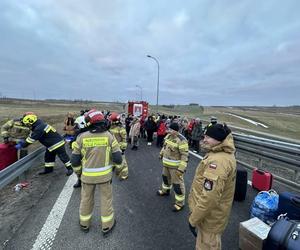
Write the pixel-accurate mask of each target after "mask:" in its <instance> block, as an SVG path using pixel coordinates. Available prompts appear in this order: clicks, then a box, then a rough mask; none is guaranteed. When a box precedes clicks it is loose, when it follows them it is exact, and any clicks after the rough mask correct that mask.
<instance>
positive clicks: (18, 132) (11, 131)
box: [1, 120, 30, 139]
mask: <svg viewBox="0 0 300 250" xmlns="http://www.w3.org/2000/svg"><path fill="white" fill-rule="evenodd" d="M29 133H30V129H29V128H28V127H26V126H24V125H22V123H21V122H20V121H19V120H9V121H7V122H6V123H4V124H3V125H2V126H1V136H2V137H10V138H11V139H25V138H26V137H27V136H28V135H29Z"/></svg>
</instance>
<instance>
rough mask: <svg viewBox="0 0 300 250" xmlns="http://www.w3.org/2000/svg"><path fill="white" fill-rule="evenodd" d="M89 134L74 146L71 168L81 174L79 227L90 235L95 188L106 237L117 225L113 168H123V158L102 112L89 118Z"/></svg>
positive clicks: (88, 116)
mask: <svg viewBox="0 0 300 250" xmlns="http://www.w3.org/2000/svg"><path fill="white" fill-rule="evenodd" d="M86 121H87V122H89V123H90V126H89V131H87V132H84V133H82V134H80V135H79V136H78V137H77V139H76V141H75V142H74V143H73V145H72V146H73V152H72V157H71V162H72V167H73V169H74V171H75V172H76V173H81V177H80V178H81V182H82V184H81V185H82V188H81V201H80V210H79V213H80V226H81V229H82V230H83V231H85V232H88V231H89V227H90V223H91V219H92V213H93V207H94V193H95V189H96V186H98V188H99V189H100V203H101V222H102V223H101V226H102V232H103V234H107V233H108V232H109V231H111V230H112V228H113V227H114V225H115V216H114V210H113V206H112V164H113V163H115V164H121V163H122V155H121V150H120V147H119V144H118V142H117V140H116V138H115V137H114V136H113V135H112V134H111V133H110V132H108V121H107V120H105V119H104V116H103V114H102V113H101V112H100V111H96V110H92V111H90V112H89V113H88V114H87V116H86Z"/></svg>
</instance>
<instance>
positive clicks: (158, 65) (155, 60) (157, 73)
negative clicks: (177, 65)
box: [147, 55, 159, 113]
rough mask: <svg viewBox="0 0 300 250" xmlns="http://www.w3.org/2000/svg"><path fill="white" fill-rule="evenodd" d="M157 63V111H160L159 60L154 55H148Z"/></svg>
mask: <svg viewBox="0 0 300 250" xmlns="http://www.w3.org/2000/svg"><path fill="white" fill-rule="evenodd" d="M147 57H149V58H151V59H153V60H154V61H155V62H156V63H157V89H156V113H158V95H159V62H158V60H157V59H156V58H155V57H154V56H150V55H147Z"/></svg>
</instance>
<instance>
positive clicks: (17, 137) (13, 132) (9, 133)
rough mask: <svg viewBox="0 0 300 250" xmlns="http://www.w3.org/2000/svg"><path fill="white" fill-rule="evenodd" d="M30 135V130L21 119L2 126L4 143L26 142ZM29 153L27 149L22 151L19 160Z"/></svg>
mask: <svg viewBox="0 0 300 250" xmlns="http://www.w3.org/2000/svg"><path fill="white" fill-rule="evenodd" d="M29 134H30V129H29V128H28V127H26V126H24V124H23V123H22V121H21V120H20V119H13V120H9V121H7V122H6V123H4V124H3V125H2V126H1V136H2V138H3V142H4V143H9V142H15V143H19V142H22V141H25V140H26V138H27V137H28V136H29ZM27 153H28V151H27V149H20V150H19V153H18V157H19V158H23V157H24V156H26V155H27Z"/></svg>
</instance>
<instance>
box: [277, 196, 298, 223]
mask: <svg viewBox="0 0 300 250" xmlns="http://www.w3.org/2000/svg"><path fill="white" fill-rule="evenodd" d="M285 213H286V216H287V217H288V218H289V219H290V220H300V195H297V194H295V193H290V192H283V193H280V194H279V203H278V214H285Z"/></svg>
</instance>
